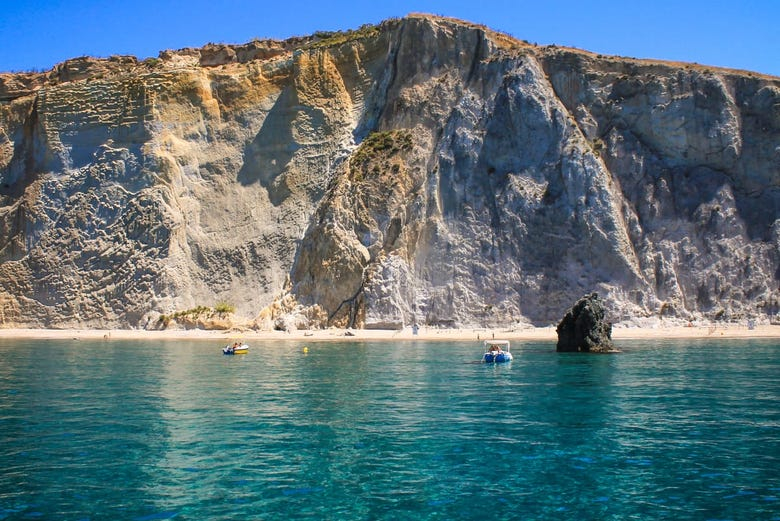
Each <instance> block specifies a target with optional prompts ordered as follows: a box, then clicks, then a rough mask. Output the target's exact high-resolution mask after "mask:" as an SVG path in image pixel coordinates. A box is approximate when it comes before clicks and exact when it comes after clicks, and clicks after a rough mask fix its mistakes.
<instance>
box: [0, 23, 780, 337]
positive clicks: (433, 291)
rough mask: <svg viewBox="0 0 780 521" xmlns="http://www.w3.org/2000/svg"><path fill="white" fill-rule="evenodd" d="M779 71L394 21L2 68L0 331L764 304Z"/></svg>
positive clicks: (687, 312)
mask: <svg viewBox="0 0 780 521" xmlns="http://www.w3.org/2000/svg"><path fill="white" fill-rule="evenodd" d="M779 202H780V80H778V79H777V78H771V77H764V76H760V75H757V74H753V73H748V72H740V71H730V70H721V69H708V68H705V67H702V66H695V65H685V64H669V63H663V62H652V61H639V60H631V59H621V58H614V57H603V56H596V55H592V54H589V53H586V52H582V51H577V50H572V49H563V48H556V47H535V46H532V45H529V44H525V43H523V42H519V41H516V40H513V39H511V38H509V37H507V36H505V35H501V34H497V33H494V32H492V31H490V30H488V29H486V28H484V27H479V26H475V25H472V24H468V23H465V22H460V21H456V20H450V19H443V18H435V17H429V16H423V15H413V16H409V17H407V18H404V19H402V20H390V21H387V22H384V23H383V24H381V25H379V26H375V27H369V26H367V27H363V28H361V29H359V30H357V31H354V32H348V33H335V34H318V35H315V36H313V37H309V38H298V39H291V40H288V41H285V42H274V41H267V42H252V43H250V44H246V45H244V46H208V47H205V48H203V49H183V50H180V51H166V52H163V53H161V55H160V58H159V59H157V60H148V61H146V62H141V63H139V62H137V61H136V60H134V59H132V58H119V57H116V58H112V59H109V60H91V59H80V60H74V61H72V62H66V63H65V64H63V65H61V66H59V67H58V68H56V69H55V70H53V71H51V72H50V73H47V74H43V75H0V230H2V233H0V325H2V326H4V327H13V326H47V327H161V325H160V320H159V319H160V317H161V316H168V315H170V314H171V313H173V312H175V311H177V310H185V309H188V308H193V307H196V306H200V305H206V306H212V305H214V304H215V303H217V302H227V303H230V304H232V305H234V306H235V307H236V313H235V317H234V322H235V323H244V324H248V325H254V327H279V328H291V327H324V326H327V325H338V326H345V327H346V326H349V327H383V328H385V327H391V328H392V327H400V326H403V325H409V324H412V323H420V324H423V323H427V324H431V325H453V326H496V325H512V324H518V323H526V322H530V323H534V324H537V325H546V324H549V323H552V322H555V321H557V320H558V319H559V318H560V316H562V314H563V313H564V312H565V311H566V309H568V307H569V306H570V305H571V303H572V302H574V301H576V300H577V299H578V298H579V297H580V296H582V295H583V294H586V293H589V292H591V291H598V293H599V294H600V295H601V296H602V297H603V298H604V299H605V301H606V302H607V303H608V306H609V312H610V314H611V315H612V316H611V318H612V319H613V320H619V319H626V318H630V317H650V316H671V317H678V318H682V319H693V318H706V319H730V320H737V319H742V318H746V317H751V318H758V319H762V320H763V319H768V318H769V317H771V316H773V315H774V314H776V313H777V312H778V311H780V308H778V303H779V302H780V293H779V292H778V283H779V279H780V213H779V212H778V203H779Z"/></svg>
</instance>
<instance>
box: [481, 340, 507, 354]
mask: <svg viewBox="0 0 780 521" xmlns="http://www.w3.org/2000/svg"><path fill="white" fill-rule="evenodd" d="M493 346H496V347H500V348H501V350H502V351H509V340H485V351H487V350H488V349H490V348H491V347H493Z"/></svg>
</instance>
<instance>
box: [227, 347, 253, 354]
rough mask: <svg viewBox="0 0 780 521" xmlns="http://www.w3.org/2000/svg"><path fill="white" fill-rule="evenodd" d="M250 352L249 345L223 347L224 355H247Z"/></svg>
mask: <svg viewBox="0 0 780 521" xmlns="http://www.w3.org/2000/svg"><path fill="white" fill-rule="evenodd" d="M248 352H249V348H248V347H237V348H235V349H234V348H232V347H225V348H223V349H222V354H223V355H245V354H247V353H248Z"/></svg>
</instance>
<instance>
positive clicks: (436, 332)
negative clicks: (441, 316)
mask: <svg viewBox="0 0 780 521" xmlns="http://www.w3.org/2000/svg"><path fill="white" fill-rule="evenodd" d="M0 338H6V339H14V338H41V339H85V340H86V339H103V340H177V339H187V340H203V341H212V342H217V343H219V342H228V341H233V340H235V339H240V340H242V341H244V342H250V341H252V340H258V341H259V340H262V341H274V340H277V341H307V342H308V341H312V342H313V341H363V340H392V341H396V340H398V341H400V340H406V341H415V340H420V341H422V340H424V341H437V340H441V341H479V340H484V339H488V338H503V339H508V340H517V341H524V340H525V341H551V342H555V341H556V340H557V335H556V332H555V328H554V327H537V328H532V327H528V328H520V329H501V328H497V329H487V328H484V329H479V328H463V329H438V328H427V327H421V328H419V330H418V331H417V334H415V333H414V332H413V331H412V328H411V327H407V328H404V329H402V330H379V329H349V330H344V329H335V328H331V329H322V330H299V331H292V332H285V331H254V330H249V331H238V330H229V331H224V330H213V331H208V330H202V329H189V330H185V329H178V330H166V331H145V330H129V329H111V330H106V329H0ZM612 338H613V340H615V341H620V340H623V339H673V338H681V339H686V338H780V325H768V324H764V325H756V326H754V327H753V328H752V329H751V328H749V327H748V326H747V325H741V324H724V325H721V324H718V325H693V326H681V325H664V324H658V325H654V326H653V327H623V326H620V325H617V326H615V327H614V328H613V330H612Z"/></svg>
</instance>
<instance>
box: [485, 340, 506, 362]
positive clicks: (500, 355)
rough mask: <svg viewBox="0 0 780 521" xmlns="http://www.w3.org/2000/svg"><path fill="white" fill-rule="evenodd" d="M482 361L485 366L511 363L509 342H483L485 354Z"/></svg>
mask: <svg viewBox="0 0 780 521" xmlns="http://www.w3.org/2000/svg"><path fill="white" fill-rule="evenodd" d="M482 361H483V362H485V363H486V364H502V363H505V362H511V361H512V353H511V352H510V346H509V340H485V354H484V355H482Z"/></svg>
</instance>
